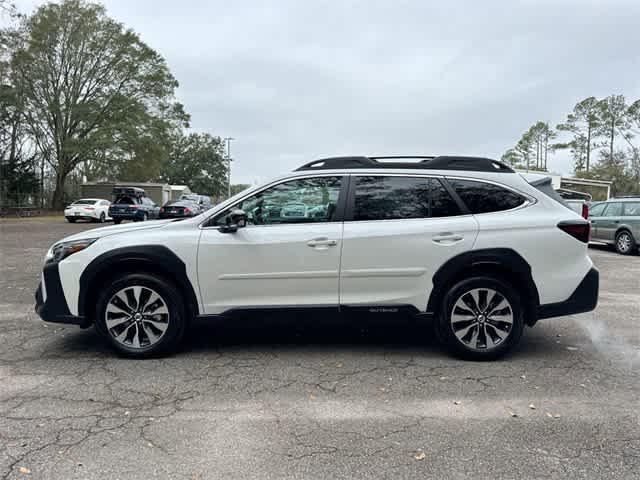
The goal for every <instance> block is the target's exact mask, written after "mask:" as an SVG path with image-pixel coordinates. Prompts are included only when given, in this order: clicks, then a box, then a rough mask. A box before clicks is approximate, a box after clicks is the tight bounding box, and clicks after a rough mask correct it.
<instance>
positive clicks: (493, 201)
mask: <svg viewBox="0 0 640 480" xmlns="http://www.w3.org/2000/svg"><path fill="white" fill-rule="evenodd" d="M448 181H449V183H450V184H451V186H452V187H453V188H454V189H455V191H456V193H457V194H458V195H460V198H461V199H462V201H463V202H464V203H465V204H466V205H467V207H468V208H469V210H470V211H471V213H490V212H501V211H503V210H511V209H512V208H516V207H518V206H520V205H522V204H523V203H524V202H525V198H524V197H522V196H521V195H518V194H517V193H515V192H512V191H511V190H507V189H506V188H504V187H501V186H499V185H494V184H492V183H486V182H477V181H474V180H455V179H448Z"/></svg>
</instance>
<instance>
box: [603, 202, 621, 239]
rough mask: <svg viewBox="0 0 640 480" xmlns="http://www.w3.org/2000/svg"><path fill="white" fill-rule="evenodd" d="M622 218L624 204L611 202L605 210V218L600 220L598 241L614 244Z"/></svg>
mask: <svg viewBox="0 0 640 480" xmlns="http://www.w3.org/2000/svg"><path fill="white" fill-rule="evenodd" d="M621 216H622V203H620V202H611V203H609V204H607V208H605V209H604V213H603V216H602V217H601V218H599V219H598V227H597V228H598V239H599V240H602V241H604V242H609V243H613V242H614V241H615V239H616V238H615V237H616V232H617V231H618V227H619V226H620V217H621Z"/></svg>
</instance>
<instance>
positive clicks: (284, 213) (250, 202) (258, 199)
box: [214, 177, 342, 226]
mask: <svg viewBox="0 0 640 480" xmlns="http://www.w3.org/2000/svg"><path fill="white" fill-rule="evenodd" d="M341 186H342V177H315V178H299V179H296V180H290V181H288V182H284V183H279V184H278V185H274V186H273V187H271V188H267V189H266V190H263V191H262V192H259V193H257V194H255V195H252V196H251V197H249V198H247V199H245V200H243V201H242V202H240V203H238V204H236V205H234V206H233V207H231V208H229V209H227V210H226V211H225V212H223V213H222V214H221V215H220V216H218V217H216V219H215V220H214V224H215V225H217V226H220V225H224V224H225V223H226V216H227V215H228V214H229V212H230V211H231V210H235V209H237V208H239V209H241V210H244V212H245V214H246V215H247V223H249V224H250V225H273V224H285V223H316V222H331V221H334V219H335V218H336V206H337V203H338V196H339V194H340V188H341Z"/></svg>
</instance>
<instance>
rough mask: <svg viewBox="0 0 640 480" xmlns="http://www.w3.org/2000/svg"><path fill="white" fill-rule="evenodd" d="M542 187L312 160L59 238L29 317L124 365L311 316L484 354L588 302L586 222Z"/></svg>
mask: <svg viewBox="0 0 640 480" xmlns="http://www.w3.org/2000/svg"><path fill="white" fill-rule="evenodd" d="M547 180H548V181H545V179H542V180H540V179H539V178H538V179H537V180H536V181H535V182H532V183H533V184H531V183H529V182H528V181H527V180H526V179H525V177H523V176H522V175H520V174H518V173H516V172H514V171H513V170H511V169H510V168H509V167H508V166H506V165H504V164H503V163H500V162H497V161H495V160H490V159H485V158H472V157H419V158H418V157H414V158H412V159H411V161H405V162H403V163H399V162H398V161H397V160H396V159H393V160H392V161H389V160H388V159H387V158H380V157H376V158H372V157H339V158H329V159H324V160H319V161H315V162H311V163H308V164H306V165H303V166H302V167H300V168H299V169H297V170H296V171H294V172H292V173H290V174H287V175H285V176H282V177H280V178H278V179H276V180H273V181H271V182H268V183H266V184H264V185H261V186H258V187H255V188H252V189H250V190H247V191H245V192H242V193H239V194H238V195H236V196H235V197H232V198H231V199H229V200H227V201H226V202H224V203H222V204H220V205H218V206H216V207H214V208H213V209H211V210H209V211H207V212H204V213H202V214H201V215H199V216H197V217H193V218H190V219H185V220H183V221H179V222H175V221H171V220H168V221H155V222H144V223H136V224H128V225H121V226H113V227H106V228H99V229H96V230H89V231H84V232H81V233H78V234H76V235H73V236H70V237H67V238H65V239H63V240H61V241H59V242H57V243H56V244H54V245H53V246H52V247H51V249H50V250H49V252H48V253H47V255H46V259H45V265H44V270H43V275H42V282H41V284H40V286H39V288H38V290H37V292H36V310H37V312H38V313H39V315H40V316H41V317H42V318H43V319H44V320H47V321H52V322H63V323H75V324H78V325H80V326H82V327H88V326H90V325H92V324H95V326H96V327H97V329H98V331H99V332H100V333H101V334H102V335H103V336H104V338H105V339H106V340H107V341H108V342H109V343H110V344H111V345H112V346H113V347H114V348H115V349H117V350H118V351H119V352H121V353H123V354H126V355H129V356H132V357H146V356H150V355H158V354H161V353H166V352H168V351H170V350H171V349H173V348H174V347H175V346H176V345H177V344H178V342H179V341H180V339H181V338H182V336H183V334H184V332H185V330H186V329H187V328H188V327H189V324H190V320H191V319H192V318H194V317H196V316H197V317H201V318H204V319H206V318H212V317H230V316H232V315H233V314H234V312H238V311H247V310H250V311H260V310H287V309H291V308H295V309H298V310H299V309H309V310H311V309H318V308H321V309H323V310H324V311H327V312H331V311H334V312H350V311H365V312H369V313H371V314H372V315H390V314H397V313H409V314H413V315H417V316H418V317H419V318H420V319H422V320H424V321H431V322H433V324H434V326H435V331H436V333H437V336H438V338H439V339H440V340H441V341H442V342H444V343H445V345H446V346H447V347H448V348H449V349H450V350H451V351H452V352H454V353H456V354H458V355H461V356H464V357H467V358H476V359H492V358H496V357H498V356H500V355H502V354H504V353H505V352H507V351H508V350H509V349H511V348H512V347H513V346H515V345H516V344H517V343H518V341H519V340H520V336H521V334H522V332H523V329H524V326H525V325H528V326H533V325H534V324H535V323H536V322H537V321H538V320H540V319H543V318H548V317H555V316H561V315H569V314H574V313H580V312H586V311H590V310H592V309H594V308H595V306H596V303H597V297H598V277H599V274H598V271H597V270H596V269H595V268H594V266H593V263H592V262H591V259H590V258H589V256H588V252H587V242H588V240H589V229H590V225H589V222H587V221H586V220H585V219H583V218H581V217H580V215H578V214H577V213H575V212H573V211H571V210H570V209H568V208H567V207H566V206H564V205H563V204H562V203H561V202H560V201H558V199H556V198H554V193H555V192H554V191H553V189H552V188H551V184H550V179H547ZM545 192H548V193H545ZM292 206H295V211H296V212H315V213H314V214H313V215H307V214H305V215H302V214H292V212H293V211H294V208H293V207H292Z"/></svg>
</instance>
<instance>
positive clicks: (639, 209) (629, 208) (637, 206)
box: [624, 202, 640, 217]
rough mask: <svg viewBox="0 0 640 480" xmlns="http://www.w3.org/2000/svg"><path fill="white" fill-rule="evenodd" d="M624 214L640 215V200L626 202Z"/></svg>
mask: <svg viewBox="0 0 640 480" xmlns="http://www.w3.org/2000/svg"><path fill="white" fill-rule="evenodd" d="M624 215H625V216H627V217H640V202H627V203H625V204H624Z"/></svg>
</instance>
